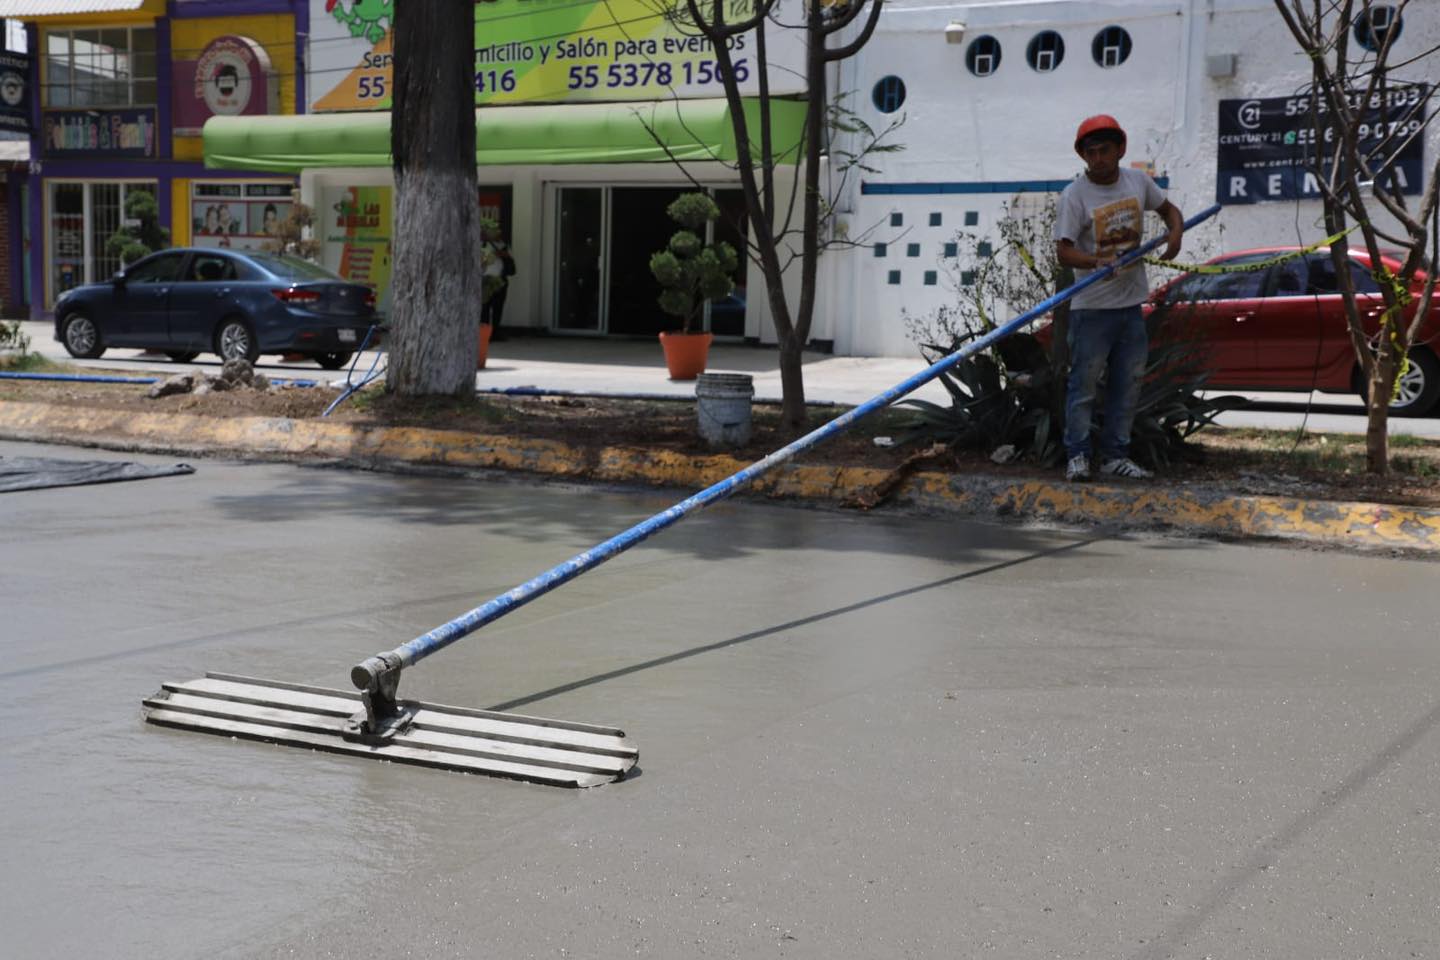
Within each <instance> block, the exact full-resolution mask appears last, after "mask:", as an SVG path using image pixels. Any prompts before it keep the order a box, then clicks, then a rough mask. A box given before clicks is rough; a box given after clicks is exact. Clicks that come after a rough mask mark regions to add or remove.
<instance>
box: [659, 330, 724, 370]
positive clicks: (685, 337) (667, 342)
mask: <svg viewBox="0 0 1440 960" xmlns="http://www.w3.org/2000/svg"><path fill="white" fill-rule="evenodd" d="M713 339H714V335H713V334H709V333H662V334H660V346H661V348H662V349H663V350H664V351H665V369H667V370H669V371H670V379H671V380H694V379H695V378H696V377H698V376H700V374H702V373H704V372H705V360H706V358H707V357H708V356H709V355H710V341H711V340H713Z"/></svg>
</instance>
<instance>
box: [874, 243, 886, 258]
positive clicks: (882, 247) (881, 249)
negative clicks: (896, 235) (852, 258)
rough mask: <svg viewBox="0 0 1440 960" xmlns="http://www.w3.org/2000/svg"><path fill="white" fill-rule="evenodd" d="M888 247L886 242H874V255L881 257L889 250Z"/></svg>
mask: <svg viewBox="0 0 1440 960" xmlns="http://www.w3.org/2000/svg"><path fill="white" fill-rule="evenodd" d="M889 249H890V247H889V245H888V244H884V243H877V244H875V256H877V257H883V256H885V254H886V253H887V252H888V251H889Z"/></svg>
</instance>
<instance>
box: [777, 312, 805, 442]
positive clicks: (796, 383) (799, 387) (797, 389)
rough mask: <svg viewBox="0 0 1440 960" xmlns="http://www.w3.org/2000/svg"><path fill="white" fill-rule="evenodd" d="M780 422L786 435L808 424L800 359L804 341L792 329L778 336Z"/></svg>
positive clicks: (802, 429) (792, 434)
mask: <svg viewBox="0 0 1440 960" xmlns="http://www.w3.org/2000/svg"><path fill="white" fill-rule="evenodd" d="M779 347H780V398H781V399H780V424H781V429H782V430H783V431H784V433H785V435H786V436H788V437H794V436H798V435H799V434H800V433H802V432H804V430H805V428H806V427H808V426H809V425H810V418H809V416H808V415H807V414H806V411H805V373H804V371H803V369H802V368H801V363H800V361H801V360H802V359H803V356H804V351H805V341H804V340H801V339H800V338H799V337H798V336H796V335H795V333H794V332H793V331H792V332H791V334H790V335H789V336H788V337H781V338H780V343H779Z"/></svg>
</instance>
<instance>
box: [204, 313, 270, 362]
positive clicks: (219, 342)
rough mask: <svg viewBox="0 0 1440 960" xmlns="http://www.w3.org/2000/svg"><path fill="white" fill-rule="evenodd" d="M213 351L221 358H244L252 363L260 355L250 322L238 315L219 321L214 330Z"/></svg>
mask: <svg viewBox="0 0 1440 960" xmlns="http://www.w3.org/2000/svg"><path fill="white" fill-rule="evenodd" d="M215 352H216V353H217V354H219V356H220V359H221V360H245V361H247V362H249V363H251V364H253V363H254V362H255V361H256V360H257V359H259V357H260V345H259V344H258V343H256V342H255V333H254V331H252V330H251V329H250V324H248V323H246V322H245V321H244V320H241V319H239V318H238V317H231V318H230V319H228V320H222V321H220V329H218V330H216V331H215Z"/></svg>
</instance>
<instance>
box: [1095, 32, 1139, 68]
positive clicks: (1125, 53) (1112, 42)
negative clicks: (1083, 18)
mask: <svg viewBox="0 0 1440 960" xmlns="http://www.w3.org/2000/svg"><path fill="white" fill-rule="evenodd" d="M1090 55H1091V56H1092V57H1094V58H1095V62H1096V63H1098V64H1099V65H1100V66H1102V67H1118V66H1120V64H1122V63H1124V62H1125V61H1126V60H1128V59H1130V34H1128V33H1126V32H1125V28H1124V27H1106V28H1105V29H1104V30H1101V31H1100V32H1099V33H1097V34H1095V39H1094V41H1092V42H1091V44H1090Z"/></svg>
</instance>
